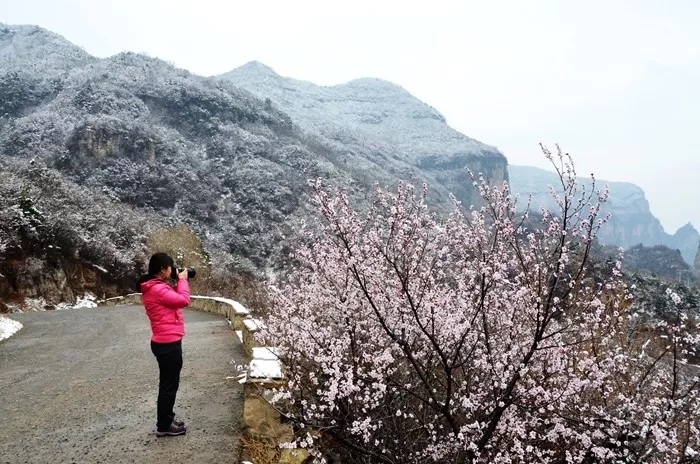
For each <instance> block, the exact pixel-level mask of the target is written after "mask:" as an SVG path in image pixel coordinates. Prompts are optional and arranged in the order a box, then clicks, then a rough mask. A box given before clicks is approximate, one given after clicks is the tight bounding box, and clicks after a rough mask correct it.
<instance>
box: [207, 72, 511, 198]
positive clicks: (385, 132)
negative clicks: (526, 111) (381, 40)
mask: <svg viewBox="0 0 700 464" xmlns="http://www.w3.org/2000/svg"><path fill="white" fill-rule="evenodd" d="M221 77H223V78H225V79H229V80H231V81H232V82H233V83H234V84H235V85H236V86H239V87H241V88H244V89H246V90H248V91H250V92H251V93H253V94H254V95H256V96H258V97H260V98H262V99H268V101H269V103H270V104H271V105H276V106H279V107H280V108H281V109H282V110H283V111H284V112H286V113H287V114H289V115H290V116H291V117H292V120H293V122H294V123H295V124H298V125H299V126H301V127H302V128H303V129H304V130H306V131H307V132H308V133H310V134H314V135H316V136H319V137H321V138H322V139H323V140H324V142H326V143H330V144H332V146H333V147H334V148H336V149H340V150H344V151H345V152H346V153H347V157H348V162H352V163H360V164H362V163H363V159H364V160H370V161H376V160H378V159H384V160H389V161H390V160H396V161H400V162H404V163H408V164H410V165H413V166H414V167H416V168H417V169H418V170H420V171H422V173H423V174H425V175H426V179H427V180H428V181H429V183H430V180H433V181H434V182H437V183H439V184H441V187H444V188H446V189H447V190H449V191H451V192H453V193H455V195H457V197H458V198H460V199H462V200H466V201H469V200H471V199H472V195H471V193H469V194H467V195H465V193H467V191H468V190H470V187H469V185H468V184H469V182H467V177H466V173H465V171H464V168H465V167H466V166H469V167H470V168H471V169H472V170H474V171H480V172H483V173H484V174H485V175H486V176H487V177H488V178H490V179H492V180H494V181H499V180H502V179H503V178H505V177H506V158H505V156H503V154H501V153H500V152H499V151H498V150H497V149H496V148H494V147H492V146H489V145H486V144H484V143H481V142H479V141H477V140H474V139H471V138H469V137H467V136H466V135H464V134H461V133H460V132H458V131H456V130H454V129H453V128H451V127H450V126H448V125H447V123H446V121H445V118H444V116H443V115H442V114H440V113H439V112H438V111H437V110H435V109H434V108H432V107H431V106H429V105H427V104H425V103H423V102H421V101H420V100H418V99H417V98H416V97H414V96H413V95H411V94H410V93H408V92H407V91H406V90H405V89H403V88H402V87H400V86H398V85H396V84H393V83H391V82H387V81H384V80H381V79H372V78H363V79H357V80H353V81H350V82H348V83H345V84H340V85H335V86H331V87H324V86H319V85H316V84H313V83H311V82H306V81H300V80H296V79H292V78H287V77H283V76H280V75H278V74H277V73H275V72H274V71H273V70H272V69H271V68H269V67H268V66H266V65H264V64H262V63H259V62H255V61H254V62H251V63H248V64H246V65H244V66H241V67H239V68H236V69H234V70H233V71H231V72H229V73H226V74H223V75H222V76H221Z"/></svg>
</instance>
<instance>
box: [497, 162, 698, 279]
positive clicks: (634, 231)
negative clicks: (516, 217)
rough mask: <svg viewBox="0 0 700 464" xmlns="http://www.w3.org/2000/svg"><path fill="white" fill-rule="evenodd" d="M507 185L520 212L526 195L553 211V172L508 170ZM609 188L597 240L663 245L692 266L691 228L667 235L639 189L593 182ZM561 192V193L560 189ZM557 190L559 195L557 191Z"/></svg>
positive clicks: (695, 233)
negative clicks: (605, 220)
mask: <svg viewBox="0 0 700 464" xmlns="http://www.w3.org/2000/svg"><path fill="white" fill-rule="evenodd" d="M508 171H509V176H510V185H511V188H512V189H513V192H515V193H518V194H519V195H520V196H521V198H522V200H521V202H520V207H521V208H523V207H524V206H525V204H526V200H527V198H528V196H529V195H532V206H533V207H534V208H536V209H539V208H540V207H541V206H544V207H546V208H550V209H551V208H555V207H556V204H555V202H554V199H553V198H552V196H551V195H550V193H549V186H550V185H551V186H555V187H556V186H557V177H556V174H555V173H554V172H551V171H547V170H544V169H539V168H535V167H532V166H515V165H510V166H508ZM579 180H580V182H581V184H582V185H585V186H586V187H587V188H590V179H588V178H580V179H579ZM605 185H608V187H609V189H610V196H609V198H608V201H607V202H606V204H605V205H604V209H603V213H604V214H607V213H611V214H612V217H611V220H610V222H609V223H608V224H606V225H605V226H604V228H603V229H602V230H601V233H600V236H599V239H600V241H601V242H602V243H603V244H609V245H617V246H621V247H623V248H630V247H632V246H634V245H644V246H646V247H653V246H656V245H664V246H666V247H668V248H670V249H671V250H676V249H677V250H680V254H681V255H682V257H683V259H684V260H685V262H686V263H687V264H689V265H691V266H692V265H693V264H694V263H695V255H696V253H697V250H698V244H700V234H698V231H697V230H696V229H695V228H694V227H693V226H692V225H691V224H686V225H685V226H683V227H681V228H680V229H678V231H676V233H675V234H673V235H670V234H668V233H666V231H665V230H664V228H663V226H662V225H661V222H660V221H659V220H658V219H657V218H656V217H655V216H654V215H653V214H652V212H651V210H650V209H649V202H648V201H647V199H646V197H645V196H644V191H643V190H642V189H641V188H639V187H638V186H636V185H634V184H631V183H627V182H609V181H606V180H602V179H596V186H597V188H600V189H604V188H605ZM559 190H560V189H559ZM559 190H558V191H559Z"/></svg>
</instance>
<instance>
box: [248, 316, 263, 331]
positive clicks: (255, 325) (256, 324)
mask: <svg viewBox="0 0 700 464" xmlns="http://www.w3.org/2000/svg"><path fill="white" fill-rule="evenodd" d="M243 325H245V327H246V329H248V330H249V331H251V332H255V331H256V330H258V329H266V328H267V326H266V325H265V324H264V323H263V321H261V320H260V319H252V318H251V319H245V320H244V321H243Z"/></svg>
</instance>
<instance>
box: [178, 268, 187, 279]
mask: <svg viewBox="0 0 700 464" xmlns="http://www.w3.org/2000/svg"><path fill="white" fill-rule="evenodd" d="M177 278H178V279H187V268H185V269H183V270H182V271H181V272H180V273H179V274H178V275H177Z"/></svg>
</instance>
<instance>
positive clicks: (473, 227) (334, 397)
mask: <svg viewBox="0 0 700 464" xmlns="http://www.w3.org/2000/svg"><path fill="white" fill-rule="evenodd" d="M543 151H544V153H545V155H546V156H547V157H548V159H550V160H551V162H552V164H553V166H554V167H555V169H556V170H557V172H558V173H559V179H560V181H561V189H560V191H563V193H560V194H557V193H556V191H555V190H554V189H552V194H553V195H555V196H556V199H557V204H558V205H559V210H558V211H555V212H549V211H544V210H542V211H540V213H539V214H537V215H535V214H528V213H526V214H517V213H516V207H515V200H514V199H513V198H511V195H510V192H509V190H508V186H507V184H506V183H504V184H503V185H502V186H498V187H493V186H489V185H488V184H487V182H485V181H484V179H482V178H475V177H473V176H472V180H473V182H474V186H475V187H476V188H478V190H479V192H480V194H481V197H482V198H483V203H482V205H481V206H480V207H478V208H470V209H468V210H467V209H465V208H463V207H462V205H460V204H458V203H455V208H454V211H453V212H452V213H451V214H450V215H448V216H446V217H440V216H439V215H437V214H435V213H433V212H431V211H430V210H429V208H428V207H427V206H426V201H425V198H426V195H427V189H426V187H425V186H424V187H423V189H422V191H418V192H416V191H415V189H414V188H413V187H412V186H411V185H400V186H399V187H398V191H397V192H396V194H390V193H387V192H385V191H383V190H380V189H378V190H377V192H376V197H375V199H374V201H373V203H372V204H371V207H370V208H369V210H368V211H365V212H362V213H361V212H359V211H358V210H356V209H354V208H353V207H352V206H351V205H350V202H349V199H348V197H347V195H346V194H345V193H344V192H343V191H340V192H338V193H337V194H331V193H329V191H327V190H326V189H324V187H323V186H322V185H321V184H320V182H316V183H315V184H313V187H314V189H315V193H316V196H315V198H316V202H317V204H318V207H319V210H320V212H321V214H322V217H323V219H324V221H323V223H322V225H321V232H320V233H316V234H315V235H314V236H313V240H310V241H309V242H308V243H309V245H305V246H302V247H301V248H300V249H299V250H298V252H297V254H296V260H297V263H298V265H297V266H296V268H295V270H294V271H293V272H292V274H291V275H290V276H289V279H288V281H286V282H285V283H283V284H280V285H279V286H278V287H277V288H276V289H275V303H276V304H275V308H274V311H272V315H271V316H270V317H269V319H268V321H267V325H268V329H269V330H268V331H267V334H268V336H269V337H274V338H273V340H274V342H275V343H276V344H277V345H278V346H279V347H281V348H283V349H284V351H283V352H284V356H283V357H282V360H283V362H284V364H285V367H286V373H287V377H288V379H287V380H288V382H287V383H286V385H285V387H284V388H282V389H280V390H279V391H277V393H276V395H275V396H274V397H273V398H272V399H271V401H272V403H273V404H274V405H275V406H276V407H277V408H279V410H280V412H282V414H283V415H284V416H285V417H286V418H288V419H289V420H291V421H293V423H294V424H295V426H296V429H295V430H296V433H297V437H298V440H297V441H296V442H295V443H294V444H290V446H304V447H306V448H308V449H311V450H312V451H313V452H314V453H315V456H316V457H317V460H319V461H324V460H332V459H334V458H333V456H335V459H340V460H341V461H342V462H368V463H369V462H378V463H379V462H383V463H413V462H416V463H418V462H420V463H423V462H435V463H462V462H464V463H476V462H480V463H482V462H483V463H534V462H538V463H594V462H649V463H680V462H691V461H692V459H697V452H696V450H700V443H699V442H700V433H699V431H698V421H699V420H700V419H699V417H700V393H699V391H698V369H697V367H696V366H695V365H692V364H690V363H688V362H687V360H688V357H689V356H690V355H692V354H693V353H692V350H693V348H694V347H695V346H696V345H697V344H698V339H697V336H695V335H693V334H694V333H695V332H694V330H695V328H696V326H695V322H694V320H693V319H692V318H688V317H687V316H686V315H685V314H681V313H680V312H679V313H678V318H677V321H676V323H670V324H669V323H666V324H661V323H660V324H658V326H651V325H649V324H648V323H641V322H639V321H637V319H636V318H635V313H634V311H633V310H632V307H631V306H630V303H631V302H630V298H629V296H628V292H627V289H626V287H625V285H624V282H623V280H622V276H621V272H620V267H621V263H620V261H619V260H618V261H616V262H615V261H614V260H613V261H609V262H608V263H609V264H608V265H607V267H605V265H604V264H598V266H597V267H596V269H594V268H593V266H592V263H591V258H590V253H591V250H592V246H594V243H595V237H596V233H597V231H598V230H599V228H600V227H601V225H602V224H603V223H604V221H605V220H606V218H599V217H598V215H599V211H600V205H601V203H602V202H604V201H605V199H606V196H607V193H606V192H604V191H603V192H601V191H599V190H596V189H595V187H594V190H593V191H586V190H585V189H584V188H583V187H581V186H580V185H578V184H577V182H576V173H575V170H574V167H573V162H572V161H571V159H570V158H569V157H568V155H565V154H563V153H562V152H561V151H560V150H559V149H558V147H557V151H556V152H550V151H549V150H548V149H546V148H545V147H543ZM470 176H471V173H470ZM593 185H594V186H595V182H594V183H593ZM601 266H603V267H604V269H601V268H600V267H601ZM669 297H670V298H672V299H673V298H676V296H675V295H674V294H670V295H669ZM692 462H695V461H692Z"/></svg>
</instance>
